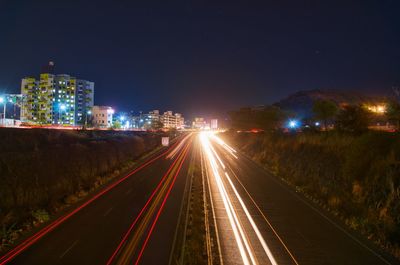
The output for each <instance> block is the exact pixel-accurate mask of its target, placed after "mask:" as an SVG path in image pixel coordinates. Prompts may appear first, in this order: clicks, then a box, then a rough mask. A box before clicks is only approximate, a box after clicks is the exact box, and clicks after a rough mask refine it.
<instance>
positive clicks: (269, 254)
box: [225, 172, 277, 265]
mask: <svg viewBox="0 0 400 265" xmlns="http://www.w3.org/2000/svg"><path fill="white" fill-rule="evenodd" d="M225 176H226V178H227V179H228V181H229V184H231V187H232V189H233V191H234V192H235V195H236V197H237V198H238V200H239V202H240V205H241V206H242V208H243V210H244V212H245V214H246V216H247V219H248V220H249V221H250V224H251V226H252V227H253V229H254V232H256V235H257V238H258V240H259V241H260V243H261V245H262V247H263V249H264V251H265V253H266V254H267V256H268V258H269V260H270V261H271V263H272V264H273V265H276V264H277V263H276V261H275V258H274V256H273V255H272V253H271V250H270V249H269V247H268V246H267V243H265V240H264V238H263V237H262V235H261V233H260V230H258V227H257V225H256V223H255V222H254V220H253V218H252V217H251V215H250V213H249V211H248V210H247V207H246V205H245V204H244V202H243V200H242V197H240V195H239V193H238V191H237V190H236V187H235V185H234V184H233V182H232V180H231V178H230V177H229V175H228V173H226V172H225Z"/></svg>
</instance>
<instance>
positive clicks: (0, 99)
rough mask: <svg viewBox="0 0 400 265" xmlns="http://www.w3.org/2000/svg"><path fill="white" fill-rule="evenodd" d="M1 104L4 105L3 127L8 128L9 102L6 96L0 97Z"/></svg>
mask: <svg viewBox="0 0 400 265" xmlns="http://www.w3.org/2000/svg"><path fill="white" fill-rule="evenodd" d="M0 103H2V104H3V125H4V126H6V104H7V100H6V98H5V97H4V96H2V97H0Z"/></svg>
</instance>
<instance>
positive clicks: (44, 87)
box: [21, 62, 94, 125]
mask: <svg viewBox="0 0 400 265" xmlns="http://www.w3.org/2000/svg"><path fill="white" fill-rule="evenodd" d="M53 67H54V63H52V62H50V64H49V66H48V67H47V68H44V69H48V70H49V71H50V70H51V72H52V71H53ZM21 94H22V106H21V121H24V122H35V123H39V124H60V125H83V124H84V120H85V118H86V115H87V112H88V111H89V110H90V109H91V107H92V106H93V97H94V83H93V82H90V81H86V80H81V79H77V78H75V77H72V76H70V75H66V74H57V75H55V74H52V73H42V74H40V78H39V79H38V80H37V79H35V78H34V77H26V78H23V79H22V81H21Z"/></svg>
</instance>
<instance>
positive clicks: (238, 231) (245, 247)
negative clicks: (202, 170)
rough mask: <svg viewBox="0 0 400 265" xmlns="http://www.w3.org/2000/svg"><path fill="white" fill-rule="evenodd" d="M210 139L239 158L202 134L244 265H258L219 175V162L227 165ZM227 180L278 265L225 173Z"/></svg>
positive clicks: (217, 139)
mask: <svg viewBox="0 0 400 265" xmlns="http://www.w3.org/2000/svg"><path fill="white" fill-rule="evenodd" d="M210 138H211V139H213V140H215V142H217V143H218V144H219V145H221V146H222V147H223V148H224V149H225V150H227V151H228V152H229V153H231V154H232V155H233V156H234V157H235V158H237V156H236V155H234V154H233V153H236V151H235V150H234V149H233V148H231V147H230V146H228V145H227V144H225V143H224V142H223V141H222V140H221V139H220V138H218V137H217V136H215V135H213V134H209V133H201V134H200V140H201V143H202V147H203V150H204V153H205V154H206V157H207V158H208V161H209V164H210V167H211V171H212V173H213V176H214V178H215V181H216V183H217V187H218V191H219V194H220V195H221V198H222V201H223V204H224V208H225V211H226V213H227V216H228V219H229V223H230V225H231V227H232V231H233V233H234V237H235V240H236V243H237V246H238V248H239V252H240V255H241V257H242V260H243V263H244V264H257V261H256V258H255V253H253V252H254V251H253V250H252V248H251V245H250V243H249V241H248V239H247V237H246V235H245V232H244V228H243V226H242V224H241V223H240V221H239V217H238V216H237V214H236V211H235V209H234V207H233V204H232V199H231V197H230V196H229V193H228V192H227V188H226V187H225V185H224V181H223V179H222V177H221V175H220V173H219V170H218V165H217V161H218V162H219V163H220V164H221V166H222V168H223V169H225V165H224V164H223V162H222V160H221V159H220V157H219V156H218V154H217V153H216V151H215V149H214V148H213V147H212V144H211V142H210ZM224 174H225V178H226V179H227V180H228V182H229V184H230V187H231V188H232V190H233V194H234V196H235V197H236V199H237V200H238V201H239V203H240V206H241V208H242V209H243V212H244V213H245V217H246V218H247V220H248V222H249V223H250V224H251V227H252V229H253V230H254V233H255V234H256V236H257V239H258V241H259V242H260V244H261V246H262V248H263V250H264V252H265V254H266V255H267V257H268V259H269V261H270V262H271V264H272V265H277V264H278V263H277V262H276V260H275V258H274V256H273V255H272V252H271V251H270V249H269V247H268V245H267V244H266V242H265V240H264V238H263V236H262V235H261V233H260V230H259V229H258V227H257V225H256V223H255V222H254V220H253V218H252V217H251V215H250V213H249V211H248V209H247V207H246V205H245V203H244V202H243V199H242V198H241V196H240V195H239V193H238V191H237V189H236V187H235V185H234V184H233V182H232V180H231V178H230V177H229V175H228V173H227V172H225V170H224Z"/></svg>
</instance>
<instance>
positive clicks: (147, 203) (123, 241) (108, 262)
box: [107, 159, 178, 265]
mask: <svg viewBox="0 0 400 265" xmlns="http://www.w3.org/2000/svg"><path fill="white" fill-rule="evenodd" d="M177 161H178V159H176V160H175V161H174V162H173V163H172V165H171V166H170V167H169V168H168V170H167V172H166V173H165V174H164V176H163V177H162V178H161V180H160V182H159V183H158V185H157V186H156V188H155V189H154V190H153V192H152V194H151V195H150V197H149V198H148V199H147V201H146V203H145V205H144V206H143V208H142V210H141V211H140V212H139V214H138V215H137V217H136V218H135V220H134V221H133V222H132V224H131V226H130V227H129V229H128V231H127V232H126V233H125V235H124V236H123V238H122V240H121V242H120V243H119V244H118V246H117V248H116V249H115V251H114V252H113V254H112V255H111V257H110V258H109V259H108V261H107V265H110V264H112V263H113V261H114V259H115V257H116V256H117V254H118V252H119V251H120V250H121V248H122V246H123V244H124V243H125V242H126V240H127V239H128V237H129V235H130V234H131V232H132V230H133V228H134V227H135V225H136V223H137V222H138V220H139V218H140V217H141V216H142V214H143V213H144V211H145V210H146V208H147V207H148V205H149V204H150V202H151V201H152V199H153V197H154V196H155V195H156V193H157V191H158V190H159V189H160V187H161V186H162V184H163V183H164V182H165V179H166V178H167V176H168V175H169V173H170V172H171V170H172V169H173V168H174V166H175V164H176V163H177Z"/></svg>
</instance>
